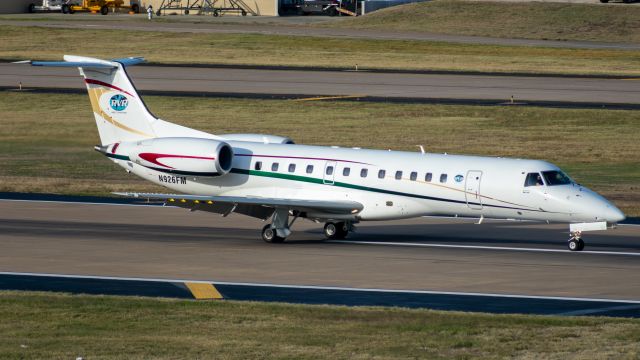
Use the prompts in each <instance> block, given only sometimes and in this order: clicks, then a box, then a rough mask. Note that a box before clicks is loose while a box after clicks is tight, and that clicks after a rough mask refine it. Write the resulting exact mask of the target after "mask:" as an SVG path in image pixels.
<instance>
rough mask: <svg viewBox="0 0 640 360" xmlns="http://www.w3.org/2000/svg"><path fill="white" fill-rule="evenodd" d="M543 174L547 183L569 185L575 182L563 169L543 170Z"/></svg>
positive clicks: (550, 184)
mask: <svg viewBox="0 0 640 360" xmlns="http://www.w3.org/2000/svg"><path fill="white" fill-rule="evenodd" d="M542 175H543V176H544V180H545V181H546V182H547V185H549V186H554V185H567V184H571V183H573V181H572V180H571V178H570V177H568V176H567V175H566V174H565V173H563V172H562V171H557V170H553V171H543V172H542Z"/></svg>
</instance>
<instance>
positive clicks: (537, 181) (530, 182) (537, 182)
mask: <svg viewBox="0 0 640 360" xmlns="http://www.w3.org/2000/svg"><path fill="white" fill-rule="evenodd" d="M543 185H544V182H542V176H540V174H539V173H537V172H536V173H528V174H527V178H526V179H525V181H524V186H543Z"/></svg>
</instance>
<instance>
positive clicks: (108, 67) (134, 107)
mask: <svg viewBox="0 0 640 360" xmlns="http://www.w3.org/2000/svg"><path fill="white" fill-rule="evenodd" d="M64 60H65V61H31V65H33V66H53V67H78V68H79V70H80V75H82V76H83V77H84V82H85V84H86V86H87V91H88V92H89V99H90V101H91V108H92V110H93V115H94V117H95V119H96V125H97V126H98V132H99V134H100V141H101V143H102V145H107V144H114V143H120V142H131V141H139V140H144V139H151V138H157V137H171V136H174V137H175V136H186V137H204V138H212V137H213V138H216V136H212V135H211V134H207V133H203V132H200V131H197V130H193V129H190V128H187V127H184V126H180V125H177V124H172V123H169V122H166V121H163V120H160V119H158V118H157V117H155V116H154V115H153V114H152V113H151V112H150V111H149V109H147V106H146V105H145V103H144V101H142V98H141V97H140V96H139V95H138V92H137V91H136V88H135V86H134V85H133V83H132V82H131V79H130V78H129V75H128V74H127V71H126V69H125V68H126V67H127V66H131V65H135V64H139V63H142V62H144V59H143V58H141V57H129V58H122V59H113V60H101V59H95V58H90V57H84V56H73V55H65V56H64Z"/></svg>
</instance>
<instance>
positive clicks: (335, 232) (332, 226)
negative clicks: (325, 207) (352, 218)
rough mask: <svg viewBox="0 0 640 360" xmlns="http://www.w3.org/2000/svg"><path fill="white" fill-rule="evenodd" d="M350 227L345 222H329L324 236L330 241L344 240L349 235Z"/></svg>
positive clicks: (325, 225)
mask: <svg viewBox="0 0 640 360" xmlns="http://www.w3.org/2000/svg"><path fill="white" fill-rule="evenodd" d="M350 230H351V229H350V226H349V224H348V223H345V222H337V223H333V222H328V223H326V224H324V236H325V237H326V238H327V239H328V240H342V239H345V238H346V237H347V235H349V231H350Z"/></svg>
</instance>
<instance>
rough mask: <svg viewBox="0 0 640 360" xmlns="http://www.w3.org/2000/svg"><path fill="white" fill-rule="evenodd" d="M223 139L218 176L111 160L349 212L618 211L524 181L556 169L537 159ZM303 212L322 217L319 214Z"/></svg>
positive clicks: (535, 216)
mask: <svg viewBox="0 0 640 360" xmlns="http://www.w3.org/2000/svg"><path fill="white" fill-rule="evenodd" d="M218 138H222V139H224V135H222V136H220V137H218ZM226 142H227V143H228V144H229V145H231V146H232V147H233V150H234V157H233V162H232V170H231V172H229V173H228V174H226V175H223V176H213V177H211V176H194V175H183V174H171V173H167V172H163V171H156V170H153V169H150V168H148V167H144V166H140V165H138V164H135V163H133V162H132V161H122V160H115V161H116V162H118V163H120V165H122V166H123V167H124V168H125V169H127V170H129V171H131V172H133V173H135V174H136V175H138V176H141V177H143V178H145V179H147V180H149V181H152V182H154V183H156V184H159V185H162V186H166V187H168V188H170V189H173V190H175V191H177V192H181V193H186V194H199V195H223V196H250V197H268V198H285V199H318V200H352V201H357V202H359V203H361V204H363V206H364V209H363V210H362V211H361V212H360V213H359V214H357V217H355V218H354V219H355V220H388V219H400V218H410V217H417V216H424V215H451V216H472V217H490V218H511V219H529V220H541V221H554V222H595V221H608V222H616V221H619V220H620V218H624V215H622V213H621V212H620V211H619V210H618V209H617V208H616V207H615V206H613V205H612V204H611V203H609V202H608V201H607V200H605V199H604V198H603V197H601V196H600V195H598V194H597V193H595V192H593V191H591V190H589V189H587V188H585V187H582V186H580V185H577V184H575V183H571V184H567V185H556V186H548V185H546V184H544V185H539V186H528V187H525V178H526V176H527V174H530V173H534V172H536V173H539V172H541V171H551V170H558V171H559V168H558V167H557V166H555V165H553V164H550V163H548V162H544V161H538V160H521V159H509V158H495V157H478V156H459V155H446V154H422V153H419V152H416V153H411V152H400V151H383V150H365V149H351V148H337V147H321V146H305V145H295V144H263V143H259V142H248V141H226ZM257 163H260V164H259V167H257V165H256V164H257ZM274 164H277V165H274ZM274 166H277V169H275V167H274ZM309 167H312V169H311V168H309ZM329 168H332V171H331V170H330V169H329ZM381 171H384V174H381ZM398 172H401V173H398ZM412 173H414V174H412ZM428 173H430V174H431V175H430V177H427V176H428V175H427V174H428ZM309 217H317V218H323V216H322V214H317V215H316V216H314V215H313V214H310V216H309Z"/></svg>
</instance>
